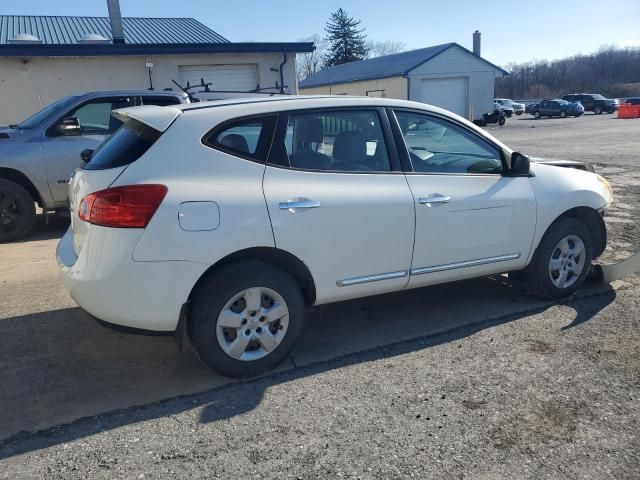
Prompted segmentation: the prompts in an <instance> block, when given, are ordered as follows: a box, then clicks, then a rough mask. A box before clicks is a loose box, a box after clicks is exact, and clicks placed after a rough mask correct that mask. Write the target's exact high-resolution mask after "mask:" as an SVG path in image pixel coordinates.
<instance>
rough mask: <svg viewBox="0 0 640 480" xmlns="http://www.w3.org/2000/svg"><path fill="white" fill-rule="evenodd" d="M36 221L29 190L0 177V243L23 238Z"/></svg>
mask: <svg viewBox="0 0 640 480" xmlns="http://www.w3.org/2000/svg"><path fill="white" fill-rule="evenodd" d="M35 222H36V206H35V203H34V201H33V198H31V195H30V194H29V192H28V191H27V190H26V189H25V188H24V187H23V186H22V185H19V184H17V183H15V182H12V181H11V180H6V179H4V178H0V243H4V242H11V241H13V240H18V239H20V238H23V237H25V236H27V235H28V234H29V232H31V230H32V229H33V226H34V225H35Z"/></svg>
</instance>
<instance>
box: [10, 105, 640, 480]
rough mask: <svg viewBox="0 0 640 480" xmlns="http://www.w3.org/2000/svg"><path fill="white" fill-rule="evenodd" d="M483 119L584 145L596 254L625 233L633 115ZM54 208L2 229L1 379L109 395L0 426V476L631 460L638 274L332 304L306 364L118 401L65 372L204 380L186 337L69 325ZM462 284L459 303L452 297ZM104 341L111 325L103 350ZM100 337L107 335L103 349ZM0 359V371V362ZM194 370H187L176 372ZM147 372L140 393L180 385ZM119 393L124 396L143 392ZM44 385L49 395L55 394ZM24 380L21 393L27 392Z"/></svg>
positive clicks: (400, 473) (493, 471)
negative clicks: (51, 217)
mask: <svg viewBox="0 0 640 480" xmlns="http://www.w3.org/2000/svg"><path fill="white" fill-rule="evenodd" d="M533 127H535V128H533ZM490 130H491V132H492V133H493V134H495V135H496V136H498V137H499V138H501V139H502V140H503V141H505V143H507V144H509V145H511V146H513V147H514V148H516V149H518V150H520V151H523V152H525V153H528V154H531V155H532V156H546V157H555V158H570V159H580V160H587V161H591V162H594V163H595V164H596V167H597V170H598V172H599V173H601V174H602V175H604V176H605V177H607V178H608V179H609V180H610V181H611V182H612V184H613V186H614V189H615V193H616V204H615V206H614V208H613V209H612V210H611V211H610V212H609V215H608V216H607V224H608V228H609V232H610V246H609V248H608V249H607V252H605V255H604V257H603V258H604V261H612V260H616V259H619V258H621V257H624V256H627V255H628V254H629V253H631V252H632V251H635V250H636V249H638V248H640V231H639V222H638V208H640V207H639V205H640V202H639V201H638V200H639V199H640V171H638V170H637V167H636V165H637V163H636V162H637V157H638V156H639V155H640V143H638V142H639V141H640V135H638V134H639V133H640V120H639V121H635V120H631V121H623V120H616V119H614V118H613V117H612V116H604V115H603V116H592V115H585V116H583V117H581V118H579V119H564V120H560V119H557V120H556V119H554V120H539V121H533V120H527V119H523V118H518V119H516V118H514V119H510V120H509V121H508V122H507V125H506V126H505V127H503V128H493V127H492V128H491V129H490ZM61 227H62V228H64V225H62V226H61V225H60V224H56V228H55V229H53V230H48V229H46V228H41V230H40V231H39V233H38V237H37V239H36V240H33V241H31V242H25V243H24V244H13V245H8V246H0V273H1V274H2V278H1V282H2V283H1V288H2V291H3V292H9V293H10V295H7V296H6V299H3V302H0V334H1V335H2V336H3V339H4V345H6V346H8V347H9V350H8V352H7V353H6V354H5V353H4V352H2V351H1V350H0V380H2V382H1V383H2V384H3V385H5V386H6V385H11V387H10V388H11V389H14V390H17V389H18V384H17V383H16V380H15V378H16V377H15V376H16V375H23V376H24V377H23V382H24V384H25V386H24V387H20V388H22V389H23V390H21V391H24V392H27V393H25V394H29V393H28V392H30V390H29V386H28V385H31V384H32V385H34V387H33V388H35V390H32V393H31V394H33V395H35V394H36V393H38V395H39V396H38V397H37V398H36V400H37V403H38V405H39V406H38V408H40V409H41V410H38V409H33V408H31V406H30V407H29V411H30V412H31V413H30V415H32V417H31V419H32V420H33V412H38V411H43V412H44V411H46V408H47V404H48V403H50V405H51V407H50V409H49V411H50V412H51V413H52V415H53V414H55V415H57V416H55V417H54V418H67V417H65V412H64V411H60V410H65V409H66V410H68V409H73V403H69V401H70V400H72V399H73V395H77V396H78V399H79V400H78V402H80V398H81V397H82V402H83V403H82V405H83V408H88V407H87V405H88V404H87V397H99V398H97V399H96V398H88V400H91V401H92V402H93V403H92V404H91V405H93V407H92V408H94V409H95V408H101V409H100V410H98V411H99V412H107V413H101V414H99V415H91V416H89V417H87V418H83V419H80V420H77V421H75V422H73V423H70V424H66V425H59V426H55V427H53V428H47V429H45V430H43V431H40V432H36V433H26V432H23V433H20V434H17V435H14V436H12V437H10V438H8V439H5V440H3V441H0V479H17V478H29V479H30V478H45V479H58V478H64V479H70V478H73V479H75V478H92V479H93V478H105V479H113V478H138V479H142V478H301V479H307V478H362V479H391V478H412V477H413V478H474V479H501V478H505V479H506V478H509V479H511V478H518V479H529V478H530V479H540V478H550V479H565V478H576V479H578V478H581V479H584V478H587V479H607V478H615V479H627V478H629V479H640V473H639V472H640V435H638V427H639V425H638V424H639V422H640V402H639V401H638V399H639V398H640V335H639V333H638V327H639V326H640V325H639V323H640V314H639V313H640V295H639V293H640V278H639V277H637V276H636V277H632V278H630V279H627V280H625V281H624V282H616V283H615V284H614V285H613V286H612V287H610V288H607V287H604V288H598V289H585V292H586V293H585V294H583V295H581V296H578V297H577V298H573V299H568V300H567V301H565V302H563V303H562V304H561V305H552V306H549V305H542V304H535V303H534V302H531V301H529V300H526V298H525V297H523V296H522V295H521V294H515V293H510V292H511V289H510V287H509V286H508V285H506V286H505V285H503V284H501V283H500V282H494V283H495V285H494V284H492V282H488V281H478V282H471V283H464V284H454V285H452V286H447V287H433V288H431V289H423V290H418V291H413V292H405V293H403V294H397V295H396V294H394V295H392V296H385V297H381V299H365V300H364V301H358V302H355V303H354V302H351V303H347V304H344V305H342V306H340V305H338V306H333V307H331V308H330V310H329V315H330V316H331V315H333V316H335V317H336V318H335V319H334V321H333V327H332V326H331V324H330V323H329V325H328V326H324V327H323V328H324V330H314V332H313V333H314V334H315V335H316V336H318V335H320V337H319V338H317V341H318V343H319V345H320V347H319V348H317V351H316V353H314V354H313V355H312V356H311V357H310V360H309V359H308V361H307V362H306V363H304V365H306V366H304V367H300V366H299V365H300V362H299V361H298V363H294V367H293V368H290V369H289V370H287V371H284V372H280V373H275V374H273V375H270V376H267V377H264V378H261V379H257V380H253V381H247V382H238V383H230V384H226V385H225V386H222V387H219V388H215V389H207V391H206V392H204V393H198V394H195V395H185V396H181V397H176V398H173V399H168V400H164V401H160V402H149V401H144V402H140V403H143V404H144V406H139V407H131V408H123V409H120V410H112V411H110V412H108V410H110V409H109V405H112V407H111V409H113V408H118V407H117V405H119V403H118V402H117V401H116V399H115V397H117V395H116V396H115V397H114V398H110V395H109V394H108V390H107V391H105V390H95V391H93V390H92V391H86V392H85V391H84V390H83V385H86V384H90V385H91V388H92V389H93V388H96V387H101V388H103V389H104V388H111V387H113V390H114V392H115V391H116V390H117V391H118V392H120V393H122V392H124V393H126V391H127V389H129V390H131V391H132V392H134V391H135V390H136V387H137V385H149V387H153V388H157V384H158V380H156V381H155V382H154V380H153V378H154V377H157V378H159V379H160V380H159V381H160V382H173V383H180V382H179V381H178V380H179V379H180V380H182V375H184V374H186V375H192V376H193V378H195V379H197V381H198V382H202V383H201V385H203V386H206V385H207V383H206V381H205V380H204V379H203V378H204V374H203V373H202V372H201V371H200V370H198V368H199V367H196V366H194V365H191V363H190V361H191V360H189V357H186V358H187V360H184V359H182V360H176V359H174V358H173V357H170V356H166V355H165V356H162V355H164V354H162V355H161V354H160V353H159V350H162V349H164V348H166V346H167V345H166V343H170V342H167V341H165V340H159V339H140V338H136V339H135V340H129V339H128V337H127V336H125V337H122V336H109V335H107V334H102V333H100V331H99V330H98V329H95V328H93V327H89V326H87V327H83V326H82V325H83V322H84V320H83V317H82V315H81V313H80V312H79V311H78V310H77V309H73V308H71V307H72V306H73V303H72V301H71V300H70V299H69V298H68V297H66V296H65V294H64V292H63V291H62V290H60V289H59V285H58V284H57V283H55V282H54V280H53V272H54V271H55V266H53V265H52V263H51V261H50V259H49V255H52V253H53V248H54V246H55V241H56V240H55V238H56V237H57V236H58V235H59V232H60V231H61V230H62V228H61ZM51 232H53V233H51ZM468 287H469V288H477V289H478V291H479V293H478V294H477V295H476V294H475V291H474V294H473V295H469V297H473V296H474V295H475V297H478V298H473V300H467V299H466V297H465V301H464V302H462V301H459V299H460V298H462V295H460V292H464V290H465V288H468ZM483 289H484V290H483ZM423 297H425V298H426V297H432V298H431V299H429V300H422V298H423ZM480 297H483V298H485V302H486V303H487V305H486V306H485V307H482V308H481V307H480V305H481V303H482V298H480ZM407 301H409V302H413V303H412V305H413V306H412V305H407V304H406V303H405V302H407ZM394 302H397V308H396V310H395V311H397V312H400V313H399V314H400V315H403V317H406V318H402V319H397V325H398V326H399V327H398V328H402V329H404V331H405V332H406V333H405V334H398V335H394V334H392V331H391V330H390V328H391V327H390V326H389V325H390V323H389V322H391V321H392V319H389V318H388V317H389V316H390V315H391V314H392V313H393V311H394ZM447 302H452V303H451V305H450V307H447ZM465 304H466V305H469V308H470V309H471V311H469V312H466V313H465V314H461V313H460V312H461V310H464V305H465ZM523 308H524V310H523ZM421 309H424V311H421ZM447 311H449V313H447ZM339 312H342V313H343V314H344V315H343V317H338V313H339ZM434 315H435V317H436V318H437V319H441V320H440V321H442V322H450V323H451V324H452V325H455V327H452V328H453V329H452V330H450V331H448V332H446V333H442V334H438V335H433V334H427V333H425V332H428V331H429V329H425V328H422V327H420V328H416V329H415V330H410V326H411V325H412V322H413V323H415V322H418V321H420V319H421V318H422V319H424V318H427V319H428V318H429V317H433V316H434ZM474 316H476V317H477V318H476V320H475V321H474ZM351 317H352V318H351ZM448 317H451V318H448ZM454 317H455V318H454ZM461 317H465V318H464V321H463V322H460V321H459V319H460V318H461ZM467 317H468V318H467ZM336 320H339V321H336ZM385 320H388V321H387V322H385ZM319 321H322V318H320V319H319ZM52 322H53V323H52ZM340 322H353V323H354V324H355V325H356V326H357V328H355V327H354V328H351V327H350V326H344V325H343V324H340ZM312 323H313V322H312ZM368 323H370V324H372V325H375V326H376V328H379V333H378V334H377V337H376V332H375V331H374V332H369V331H367V332H363V336H367V341H366V342H364V343H362V345H363V347H362V348H363V349H365V350H363V351H359V352H358V348H353V349H338V351H350V352H356V353H352V354H349V355H343V356H339V355H333V356H332V355H331V354H330V353H327V352H326V351H325V352H324V353H323V352H320V350H321V349H322V348H324V349H325V350H328V351H331V348H332V347H333V345H332V343H331V342H333V341H335V342H337V343H338V340H337V339H338V338H339V337H340V334H341V333H342V332H353V331H357V329H358V328H366V326H367V324H368ZM21 325H24V326H23V327H22V328H21ZM64 325H69V326H70V327H71V328H73V329H75V330H77V332H78V333H77V336H79V337H81V343H82V344H81V345H80V346H79V347H77V348H76V347H75V346H74V343H76V338H75V337H74V335H76V331H74V332H69V333H68V337H70V338H69V339H65V337H64V330H62V331H60V328H63V329H64ZM383 325H384V327H383ZM5 326H6V327H5ZM310 326H311V325H310ZM313 328H316V327H313ZM350 328H351V329H350ZM332 330H334V332H333V334H332ZM38 332H43V333H42V335H47V336H50V337H51V338H52V339H54V341H55V343H56V344H60V348H56V347H55V346H48V344H47V339H46V338H35V339H34V340H35V342H31V341H29V338H30V337H31V336H34V335H35V336H36V337H37V335H38ZM336 332H337V333H336ZM412 332H415V333H412ZM421 332H422V333H421ZM334 339H335V340H334ZM396 339H402V340H396ZM308 341H309V339H307V342H308ZM341 341H342V342H343V343H344V341H343V340H342V339H341ZM102 342H105V343H106V344H107V345H109V347H107V349H106V350H105V351H104V352H100V343H102ZM347 343H348V342H347ZM356 343H357V342H356ZM29 345H34V348H35V349H36V350H34V351H31V350H30V349H29ZM110 346H113V348H116V349H118V350H116V353H113V352H111V353H109V352H108V350H109V348H111V347H110ZM40 349H42V350H40ZM65 351H66V352H68V354H67V355H69V356H70V357H69V358H68V359H67V358H62V357H63V356H65ZM132 352H134V353H132ZM141 352H142V353H141ZM3 355H4V356H3ZM7 355H11V356H12V357H11V358H9V357H8V356H7ZM15 355H22V357H18V358H13V357H14V356H15ZM128 356H129V357H128ZM143 356H147V357H152V360H148V361H146V362H145V360H144V359H143V358H142V357H143ZM20 358H23V359H24V360H23V361H20ZM314 358H315V360H314ZM3 359H4V360H3ZM83 359H89V360H90V363H89V364H84V365H83V364H82V361H83ZM300 359H301V357H300ZM65 362H67V363H65ZM110 362H111V363H112V364H114V365H118V368H119V369H122V370H121V371H122V372H123V373H122V374H120V373H119V372H120V370H116V371H114V372H112V373H111V377H114V378H111V377H109V378H108V379H107V380H108V381H107V380H104V379H102V377H100V375H103V374H104V371H107V370H108V368H109V364H110ZM180 362H182V363H180ZM296 365H298V366H297V367H296ZM125 369H128V370H129V371H130V373H129V374H128V375H127V374H126V373H125ZM4 371H6V372H7V374H8V375H11V377H5V378H4V379H3V372H4ZM65 371H68V374H67V376H68V378H64V376H63V375H64V372H65ZM136 372H137V373H136ZM49 375H54V377H48V376H49ZM136 375H137V376H136ZM176 375H178V376H180V378H179V379H178V378H177V377H176ZM115 377H117V378H115ZM21 378H22V377H21ZM51 378H52V380H51ZM118 378H119V379H120V380H118ZM96 379H98V380H99V381H98V382H97V383H96V382H95V381H93V380H96ZM92 381H93V382H92ZM193 381H194V382H195V380H193ZM47 382H48V383H47ZM100 382H102V383H100ZM134 382H136V383H134ZM196 383H197V382H196ZM214 383H215V382H214ZM40 385H44V388H45V389H44V390H39V389H40ZM58 385H60V386H58ZM192 385H193V382H192V383H188V382H185V383H184V385H183V387H184V392H185V393H190V392H191V391H192V390H189V388H187V387H188V386H192ZM48 392H51V396H49V397H48ZM158 392H159V393H158ZM158 392H156V393H158V394H159V395H160V396H155V397H154V395H150V397H154V398H167V396H171V395H170V394H171V392H173V394H174V395H177V394H178V393H175V392H176V390H175V389H171V388H169V389H167V391H166V392H164V391H161V390H158ZM163 392H164V394H165V396H164V397H163V396H162V395H161V394H162V393H163ZM178 392H179V390H178ZM120 393H119V394H120ZM136 393H139V392H136ZM54 394H55V395H54ZM12 395H13V396H15V394H14V393H12V392H7V391H4V392H3V391H2V389H0V402H4V403H2V404H0V407H2V408H1V409H0V410H1V411H2V412H1V415H4V417H3V416H1V415H0V418H5V419H7V418H12V420H14V422H13V423H20V418H21V417H22V416H23V413H24V412H23V410H22V409H21V408H20V403H19V398H18V397H16V398H17V400H16V399H13V400H12V401H11V403H9V402H8V401H7V400H6V399H11V398H13V397H12ZM70 396H71V397H70ZM132 396H133V397H135V398H134V400H133V401H134V402H135V400H136V399H138V400H139V399H140V398H143V397H140V396H138V397H136V396H135V395H133V394H132ZM61 398H64V401H65V402H67V403H57V402H61ZM118 398H120V397H118ZM31 400H32V399H31V398H25V399H24V404H25V408H26V405H28V404H29V403H30V402H31ZM97 400H99V402H98V403H96V401H97ZM129 401H131V400H130V399H129ZM125 404H127V403H126V402H125ZM128 404H132V403H128ZM133 404H135V403H133ZM96 405H97V406H98V407H96ZM56 409H57V410H58V411H56ZM83 411H84V410H83ZM86 411H94V410H91V409H87V410H86ZM26 417H27V416H25V418H26ZM76 418H77V417H76ZM16 419H18V420H17V422H16V421H15V420H16ZM36 420H37V419H36ZM25 424H26V423H25ZM33 424H34V425H35V424H36V423H33ZM54 424H55V422H52V423H51V425H54ZM0 430H2V425H0ZM0 433H1V432H0ZM0 438H1V437H0Z"/></svg>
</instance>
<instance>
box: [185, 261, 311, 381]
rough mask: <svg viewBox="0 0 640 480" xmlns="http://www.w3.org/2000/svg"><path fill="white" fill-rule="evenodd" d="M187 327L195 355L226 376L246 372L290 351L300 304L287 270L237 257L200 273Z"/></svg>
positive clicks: (298, 292) (277, 360) (265, 366)
mask: <svg viewBox="0 0 640 480" xmlns="http://www.w3.org/2000/svg"><path fill="white" fill-rule="evenodd" d="M188 312H189V313H188V315H189V324H188V331H189V337H190V338H191V343H192V344H193V346H194V347H195V350H196V353H197V354H198V357H199V358H200V360H201V361H202V362H203V363H204V364H205V365H207V366H208V367H209V368H211V369H213V370H215V371H217V372H218V373H220V374H222V375H225V376H227V377H251V376H255V375H258V374H260V373H262V372H264V371H266V370H269V369H271V368H273V367H275V366H276V365H278V364H279V363H280V362H282V361H283V360H284V359H285V358H286V357H287V356H288V355H289V353H291V350H292V349H293V347H294V346H295V344H296V342H297V340H298V337H299V336H300V333H301V331H302V327H303V323H304V316H305V304H304V298H303V296H302V291H301V289H300V286H299V285H298V283H297V282H296V281H295V279H294V278H293V277H291V275H289V274H288V273H286V272H284V271H282V270H280V269H279V268H276V267H274V266H272V265H270V264H268V263H265V262H261V261H258V260H242V261H238V262H234V263H231V264H229V265H225V266H222V267H221V268H220V269H218V270H216V271H213V272H212V274H211V275H209V276H208V277H206V278H205V279H204V280H203V281H202V282H201V283H200V285H198V287H197V289H196V291H195V292H194V293H193V294H192V296H191V301H190V303H189V310H188Z"/></svg>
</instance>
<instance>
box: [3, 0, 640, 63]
mask: <svg viewBox="0 0 640 480" xmlns="http://www.w3.org/2000/svg"><path fill="white" fill-rule="evenodd" d="M120 6H121V9H122V14H123V16H138V17H139V16H148V17H164V16H166V17H180V16H189V17H194V18H196V19H198V20H200V21H201V22H202V23H204V24H205V25H207V26H209V27H210V28H212V29H213V30H216V31H217V32H218V33H220V34H222V35H224V36H225V37H227V38H229V39H230V40H231V41H296V40H300V39H302V38H305V37H308V36H310V35H312V34H314V33H322V32H323V27H324V24H325V22H326V20H327V18H328V17H329V14H330V12H332V11H334V10H336V9H338V8H340V7H342V8H344V9H346V10H347V11H348V12H349V13H350V14H351V15H353V16H355V17H357V18H359V19H361V20H362V25H363V26H364V27H365V28H366V32H367V35H368V37H369V38H370V39H372V40H377V41H384V40H399V41H402V42H404V43H405V44H406V45H407V46H408V47H409V48H420V47H425V46H429V45H436V44H440V43H446V42H458V43H460V44H461V45H463V46H465V47H467V48H471V34H472V32H473V31H474V30H476V29H477V30H480V31H481V32H482V34H483V51H482V53H483V56H484V57H486V58H487V59H488V60H491V61H493V62H495V63H498V64H500V65H505V64H508V63H510V62H523V61H528V60H533V59H554V58H561V57H564V56H569V55H573V54H576V53H579V52H582V53H589V52H592V51H595V50H597V49H598V48H599V47H600V46H601V45H604V44H607V45H609V44H617V45H620V46H640V0H610V1H609V2H606V3H605V2H602V1H601V0H598V1H596V0H581V1H579V0H536V1H518V0H495V1H484V2H481V1H474V0H447V1H445V2H443V1H430V0H395V1H384V2H382V1H375V0H344V1H333V0H325V1H319V2H318V1H312V2H309V1H304V0H299V1H295V2H294V1H290V0H282V1H279V2H276V1H273V0H270V1H264V0H263V1H255V0H245V1H244V2H230V1H215V0H180V1H179V2H176V1H172V2H165V1H160V0H120ZM0 14H17V15H18V14H23V15H96V16H106V14H107V8H106V0H64V1H55V0H20V1H16V2H13V1H8V0H4V1H3V2H2V7H1V8H0Z"/></svg>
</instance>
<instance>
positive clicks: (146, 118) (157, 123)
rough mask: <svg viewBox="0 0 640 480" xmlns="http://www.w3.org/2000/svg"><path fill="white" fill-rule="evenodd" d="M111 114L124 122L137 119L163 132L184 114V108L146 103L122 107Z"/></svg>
mask: <svg viewBox="0 0 640 480" xmlns="http://www.w3.org/2000/svg"><path fill="white" fill-rule="evenodd" d="M111 115H113V116H114V117H115V118H117V119H118V120H121V121H123V122H126V121H127V120H128V119H133V120H137V121H138V122H141V123H144V124H145V125H148V126H150V127H151V128H153V129H154V130H157V131H159V132H161V133H162V132H164V131H165V130H166V129H167V128H169V126H170V125H171V124H172V123H173V122H174V121H175V120H176V118H178V117H179V116H180V115H182V110H180V109H179V108H175V107H159V106H157V105H145V106H143V107H128V108H120V109H118V110H114V111H113V112H111Z"/></svg>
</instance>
